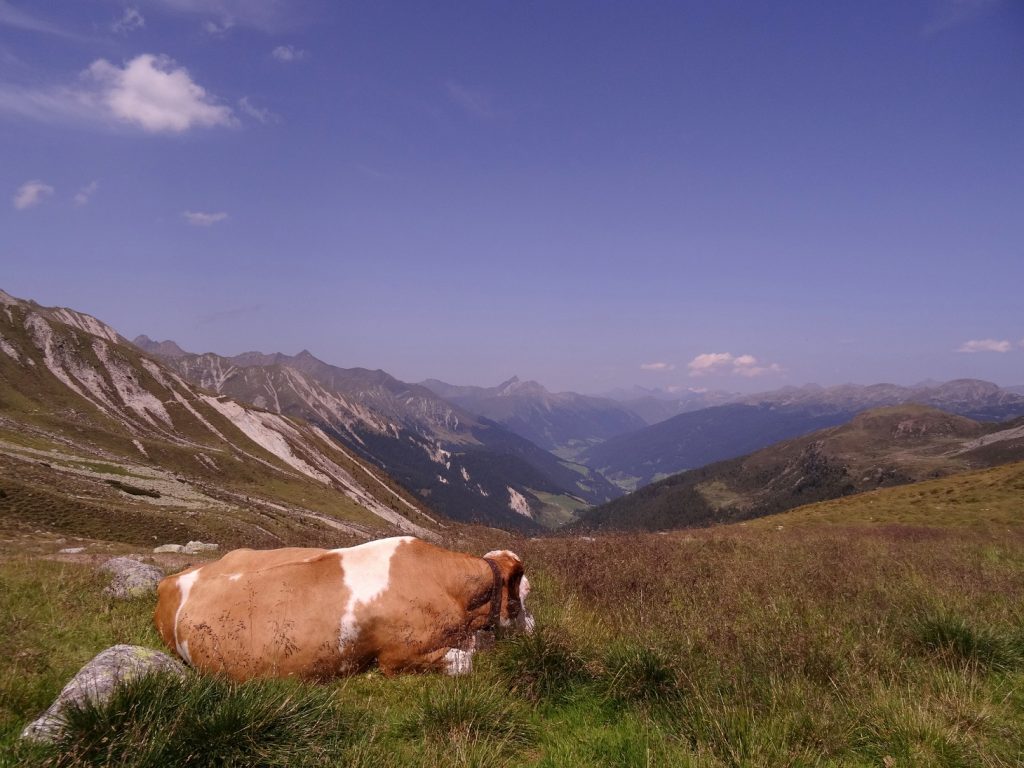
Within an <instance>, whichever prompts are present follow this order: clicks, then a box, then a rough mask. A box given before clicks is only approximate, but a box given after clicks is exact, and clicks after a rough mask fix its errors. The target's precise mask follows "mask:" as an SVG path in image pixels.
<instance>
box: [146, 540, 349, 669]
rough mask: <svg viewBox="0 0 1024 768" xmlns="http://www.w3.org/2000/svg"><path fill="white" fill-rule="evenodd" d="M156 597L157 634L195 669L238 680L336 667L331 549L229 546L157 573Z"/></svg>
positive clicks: (336, 579) (337, 609) (340, 584)
mask: <svg viewBox="0 0 1024 768" xmlns="http://www.w3.org/2000/svg"><path fill="white" fill-rule="evenodd" d="M165 596H166V606H165V605H164V603H165ZM159 600H160V605H159V607H158V610H157V624H158V627H159V628H160V631H161V635H162V636H163V638H164V641H165V642H167V644H168V645H169V646H170V647H171V648H174V649H175V650H176V651H177V652H178V654H179V655H180V656H182V658H184V659H185V660H186V661H188V662H189V663H190V664H192V665H193V666H194V667H196V668H197V669H201V670H204V671H209V672H217V673H223V674H226V675H228V676H230V677H233V678H236V679H240V680H243V679H248V678H251V677H268V676H269V677H285V676H290V675H298V676H302V677H330V676H333V675H336V674H338V673H339V672H340V671H342V670H341V669H339V666H340V665H342V663H343V659H341V658H340V656H339V648H338V642H337V640H338V631H339V623H338V622H339V617H340V616H341V614H342V612H343V607H344V605H345V604H346V602H347V589H346V587H345V585H344V579H343V572H342V569H341V564H340V558H339V556H338V554H337V553H336V552H332V551H330V550H317V549H285V550H270V551H266V552H259V551H253V550H236V551H235V552H230V553H228V554H227V555H225V556H224V557H223V558H221V559H220V560H218V561H216V562H213V563H209V564H207V565H204V566H201V567H200V568H194V569H190V570H189V571H186V572H184V573H183V574H179V575H178V576H177V577H171V578H169V579H165V580H164V582H163V583H161V590H160V595H159ZM171 606H174V611H173V613H174V616H173V618H172V617H171V615H170V614H171ZM165 627H168V628H169V631H168V629H165Z"/></svg>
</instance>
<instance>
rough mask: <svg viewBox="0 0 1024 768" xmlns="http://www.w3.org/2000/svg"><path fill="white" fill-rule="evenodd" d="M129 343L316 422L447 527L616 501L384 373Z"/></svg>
mask: <svg viewBox="0 0 1024 768" xmlns="http://www.w3.org/2000/svg"><path fill="white" fill-rule="evenodd" d="M135 344H136V346H138V347H139V348H140V349H143V350H145V351H148V352H150V353H151V354H154V355H156V356H160V357H161V358H162V360H163V362H164V364H165V365H167V366H169V367H171V368H173V369H174V370H175V371H176V372H177V373H179V374H180V375H181V376H182V377H183V378H184V379H186V380H188V381H190V382H191V383H193V384H195V385H196V386H199V387H202V388H203V389H206V390H210V391H212V392H217V393H221V394H225V395H228V396H230V397H232V398H234V399H236V400H239V401H242V402H247V403H251V404H253V405H254V406H256V407H258V408H263V409H267V410H268V411H270V412H271V413H277V414H282V415H287V416H290V417H293V418H298V419H302V420H304V421H306V422H308V423H310V424H313V425H315V426H316V427H318V428H319V429H321V430H323V431H324V432H325V433H326V434H327V435H329V436H330V437H331V438H332V439H334V440H337V441H338V442H340V443H341V444H343V445H344V446H345V447H346V448H347V449H348V450H350V451H352V452H354V453H355V454H357V455H358V456H360V457H361V458H362V459H365V460H367V461H370V462H372V463H374V464H376V465H377V466H378V467H380V468H381V469H383V470H385V471H386V472H387V473H388V474H389V475H390V476H391V477H393V478H394V479H395V480H396V481H397V482H399V483H401V484H402V485H403V486H404V487H405V488H407V489H408V490H410V491H411V492H412V493H414V494H415V495H416V496H417V497H419V498H420V499H421V500H422V501H423V502H424V503H426V504H428V505H429V506H430V507H431V508H432V509H435V510H437V511H438V512H440V513H442V514H443V515H445V516H447V517H450V518H452V519H454V520H459V521H463V522H476V523H486V524H494V525H500V526H504V527H509V528H519V529H522V530H536V529H538V527H554V526H557V525H559V524H561V523H564V522H566V521H568V520H570V519H572V518H573V517H574V513H575V511H576V510H577V509H580V508H584V507H587V506H590V505H592V504H597V503H602V502H604V501H607V500H610V499H612V498H615V497H617V496H619V495H621V490H620V489H618V488H617V487H616V486H615V485H613V484H611V483H609V482H608V481H607V480H606V479H605V478H604V477H602V476H601V475H600V474H599V473H597V472H593V471H592V470H589V469H588V468H586V467H584V466H582V465H580V464H576V463H573V462H570V461H568V460H565V459H560V458H558V457H557V456H555V455H553V454H551V453H549V452H548V451H545V450H543V449H542V448H540V447H538V446H537V445H535V444H533V443H532V442H530V441H529V440H528V439H525V438H523V437H521V436H520V435H517V434H516V433H515V432H512V431H510V430H508V429H505V428H504V427H502V426H501V425H499V424H497V423H495V422H494V421H491V420H489V419H487V418H483V417H480V416H477V415H476V414H473V413H470V412H469V411H467V410H465V409H463V408H460V407H459V406H458V405H455V404H452V403H450V402H447V401H445V400H443V399H442V398H440V397H438V396H437V395H436V394H434V393H433V392H432V391H430V390H429V389H427V388H426V387H423V386H420V385H417V384H408V383H405V382H402V381H399V380H398V379H396V378H394V377H393V376H391V375H390V374H388V373H385V372H384V371H380V370H368V369H365V368H340V367H337V366H334V365H330V364H328V363H326V362H324V361H322V360H320V359H318V358H316V357H315V356H314V355H312V354H311V353H310V352H308V351H302V352H300V353H299V354H297V355H285V354H280V353H274V354H263V353H260V352H248V353H244V354H241V355H236V356H233V357H224V356H221V355H216V354H213V353H204V354H190V353H186V352H184V351H183V350H181V348H180V347H178V345H177V344H174V343H173V342H169V341H164V342H154V341H152V340H151V339H149V338H148V337H143V336H140V337H138V338H136V339H135ZM165 350H166V351H169V352H170V354H169V355H166V356H165V355H164V352H165Z"/></svg>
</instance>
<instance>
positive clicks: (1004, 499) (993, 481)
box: [749, 461, 1024, 530]
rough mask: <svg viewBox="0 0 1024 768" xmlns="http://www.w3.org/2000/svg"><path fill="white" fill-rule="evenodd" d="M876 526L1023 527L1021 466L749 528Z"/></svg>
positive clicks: (840, 502)
mask: <svg viewBox="0 0 1024 768" xmlns="http://www.w3.org/2000/svg"><path fill="white" fill-rule="evenodd" d="M879 523H899V524H907V525H925V526H944V527H945V526H949V527H966V528H984V529H993V530H998V529H999V528H1000V527H1006V528H1010V527H1012V528H1017V527H1018V526H1021V525H1022V524H1024V462H1020V461H1019V462H1015V463H1013V464H1008V465H1005V466H1001V467H994V468H992V469H985V470H981V471H978V472H966V473H964V474H962V475H954V476H952V477H944V478H940V479H937V480H926V481H924V482H920V483H914V484H912V485H905V486H900V487H897V488H886V489H885V490H879V491H872V492H870V493H861V494H858V495H856V496H850V497H847V498H844V499H835V500H832V501H824V502H820V503H818V504H810V505H808V506H804V507H799V508H797V509H792V510H789V511H788V512H783V513H781V514H778V515H771V516H769V517H763V518H760V519H758V520H752V521H750V523H749V525H750V526H751V527H765V526H767V527H771V526H776V525H787V526H789V525H799V526H820V525H822V524H833V525H834V524H840V525H859V526H872V525H876V524H879Z"/></svg>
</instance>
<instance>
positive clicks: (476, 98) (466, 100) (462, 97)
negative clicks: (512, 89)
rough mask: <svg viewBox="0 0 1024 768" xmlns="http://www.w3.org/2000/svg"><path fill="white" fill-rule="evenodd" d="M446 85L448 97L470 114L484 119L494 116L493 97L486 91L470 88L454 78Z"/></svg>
mask: <svg viewBox="0 0 1024 768" xmlns="http://www.w3.org/2000/svg"><path fill="white" fill-rule="evenodd" d="M444 87H445V91H447V93H448V98H449V99H451V100H452V102H454V103H455V104H457V105H458V106H459V107H461V108H462V109H463V110H465V111H466V112H468V113H469V114H471V115H473V116H474V117H480V118H484V119H487V118H491V117H494V109H493V107H492V105H491V97H490V96H489V95H488V94H487V93H485V92H484V91H481V90H478V89H476V88H468V87H467V86H465V85H462V84H461V83H457V82H455V81H454V80H449V81H448V82H446V83H445V84H444Z"/></svg>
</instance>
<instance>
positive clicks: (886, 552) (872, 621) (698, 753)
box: [0, 467, 1024, 766]
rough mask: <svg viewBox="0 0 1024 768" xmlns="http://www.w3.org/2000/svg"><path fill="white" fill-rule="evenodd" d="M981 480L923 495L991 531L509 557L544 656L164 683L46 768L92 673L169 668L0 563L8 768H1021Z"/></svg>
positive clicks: (838, 530)
mask: <svg viewBox="0 0 1024 768" xmlns="http://www.w3.org/2000/svg"><path fill="white" fill-rule="evenodd" d="M1019 470H1020V467H1018V472H1019ZM989 472H992V471H989ZM989 472H987V473H977V474H976V475H974V476H959V477H956V478H947V479H945V480H942V481H936V482H937V483H947V484H949V485H948V486H946V487H953V488H954V492H953V493H951V494H946V493H945V492H944V491H945V488H940V489H939V490H940V493H939V494H938V495H939V496H940V497H941V498H942V500H943V503H952V500H954V499H955V498H956V497H958V496H962V497H963V498H967V495H968V494H969V495H971V496H972V497H973V498H975V502H974V503H976V504H979V505H987V506H983V507H979V508H978V509H983V508H987V509H988V510H989V516H988V517H987V518H985V519H982V520H974V521H973V522H972V524H970V525H963V524H962V523H963V519H962V516H963V515H969V514H974V511H973V510H974V507H972V506H970V505H968V506H965V507H964V508H963V510H964V511H963V513H962V515H961V517H958V516H957V515H956V514H955V513H953V512H951V511H950V510H949V509H946V510H943V514H941V515H938V516H936V517H935V518H934V519H932V520H931V521H930V523H929V522H927V521H925V522H922V521H921V520H920V518H919V517H913V518H910V519H912V520H913V521H914V522H907V521H906V519H905V518H906V514H907V513H906V512H905V511H902V510H905V509H906V510H909V509H917V505H913V504H909V501H908V502H907V504H904V501H907V499H904V497H903V496H900V495H899V494H906V493H909V492H911V490H912V489H913V486H910V487H905V488H896V489H892V490H888V491H881V492H877V493H873V494H866V495H864V496H859V497H851V498H848V499H844V500H842V501H838V502H829V503H828V504H827V506H826V505H819V507H822V508H824V509H826V510H827V515H822V516H819V518H818V519H817V521H816V522H813V521H814V516H815V508H814V507H811V508H807V509H805V510H798V511H795V512H791V513H788V514H787V516H785V517H780V518H779V520H781V521H784V522H774V523H773V522H772V521H771V520H769V521H766V524H765V525H760V526H754V525H748V526H742V525H741V526H730V527H727V528H718V529H705V530H700V531H681V532H678V533H672V534H666V535H636V536H607V537H599V538H596V539H592V540H591V539H582V538H550V539H534V540H528V541H516V542H514V543H513V544H512V546H513V548H516V549H517V550H518V551H520V553H521V554H523V555H524V557H525V558H526V560H527V567H528V572H529V573H530V576H531V581H532V582H533V583H534V591H533V593H532V594H531V604H532V607H533V609H534V611H535V612H536V614H537V618H538V632H537V633H536V634H535V635H534V636H532V637H528V638H506V639H504V640H502V641H501V642H500V643H499V645H498V647H497V648H496V649H495V650H493V651H491V652H488V653H487V654H481V655H478V656H477V667H476V670H475V672H474V673H473V675H472V676H470V677H467V678H463V679H454V680H453V679H447V678H442V677H440V676H412V677H400V678H392V679H388V678H384V677H383V676H381V675H379V674H376V673H369V674H365V675H360V676H357V677H354V678H350V679H348V680H343V681H339V682H337V683H334V684H331V685H326V686H315V685H306V684H301V683H294V682H292V683H258V684H248V685H243V686H233V685H229V684H227V683H224V682H222V681H219V680H211V679H204V678H194V679H191V680H190V681H187V682H185V683H177V682H168V681H161V680H154V681H149V682H146V683H143V684H140V685H135V686H133V687H131V688H128V689H125V690H124V691H123V692H122V693H121V695H120V696H119V697H118V698H117V699H115V701H114V702H112V703H111V704H110V705H109V706H107V707H105V708H102V709H100V710H92V711H84V712H80V713H77V714H76V715H75V717H74V718H73V722H72V727H71V728H70V731H69V734H68V736H67V738H66V740H65V742H64V743H62V744H61V745H59V747H58V748H56V749H52V750H48V749H42V750H37V749H30V748H28V747H26V746H24V745H19V744H17V743H16V737H17V734H18V732H19V730H20V729H21V728H22V727H23V726H24V724H25V723H26V722H27V721H28V720H29V719H31V718H32V717H35V716H36V715H37V714H38V713H39V712H40V711H41V710H42V709H44V708H45V707H46V706H47V705H48V704H49V703H50V701H52V699H53V698H54V696H55V695H56V693H57V692H58V691H59V689H60V688H61V686H62V685H63V684H64V683H65V682H66V681H67V680H68V679H69V678H70V677H71V676H72V675H73V674H74V673H75V672H76V671H77V670H78V669H79V668H80V666H81V665H82V664H83V663H84V662H85V661H87V660H88V659H89V658H91V657H92V656H93V655H94V654H95V653H97V652H98V651H100V650H102V649H104V648H106V647H108V646H110V645H112V644H114V643H117V642H129V643H140V644H144V645H150V646H153V647H159V644H158V640H157V638H156V636H155V634H154V631H153V629H152V627H151V623H150V615H151V612H152V600H151V599H140V600H136V601H133V602H128V603H113V602H110V601H109V600H108V599H107V598H105V597H103V596H102V595H101V589H102V586H103V583H104V582H103V580H102V579H101V578H100V577H98V576H97V575H96V574H95V572H94V571H92V570H91V569H90V568H88V567H86V566H83V565H79V564H72V563H61V562H54V561H50V560H42V559H28V558H18V557H14V558H10V559H8V560H6V561H5V562H3V563H2V564H0V615H3V616H4V623H5V626H6V627H7V629H6V630H5V632H3V633H2V634H0V680H2V682H0V754H4V755H6V757H5V758H3V759H4V760H6V761H7V763H8V764H13V765H36V764H38V765H43V764H52V765H103V764H110V765H126V766H127V765H152V766H158V765H176V764H180V765H238V766H243V765H374V766H380V765H383V766H390V765H394V766H405V765H424V766H434V765H437V766H441V765H487V766H495V765H510V766H512V765H536V766H565V765H569V766H572V765H580V766H583V765H593V766H598V765H600V766H605V765H622V766H631V765H637V766H646V765H674V766H785V765H789V766H803V765H807V766H810V765H843V766H847V765H848V766H883V765H884V766H1018V765H1021V764H1022V763H1024V526H1022V525H1021V523H1022V522H1024V509H1022V503H1021V498H1022V497H1021V494H1020V493H1019V492H1017V493H1009V492H1007V490H1008V488H1010V489H1011V490H1012V482H1014V481H1012V480H1009V479H1008V478H1001V479H1000V482H993V475H991V474H990V473H989ZM972 478H974V479H972ZM1008 482H1009V483H1011V485H1010V486H1007V483H1008ZM953 484H956V485H953ZM922 487H923V488H924V490H925V491H926V492H927V493H930V492H931V491H934V490H936V488H935V487H925V486H922ZM918 490H920V489H918ZM925 498H926V499H931V498H932V496H930V495H926V496H925ZM887 499H892V503H891V504H888V503H887ZM901 499H902V501H901ZM868 503H870V512H868V511H867V507H866V506H865V505H866V504H868ZM887 509H888V510H890V511H891V514H889V515H887V514H886V512H887ZM868 518H874V519H873V520H870V521H869V520H868ZM796 519H801V520H802V521H803V522H802V523H801V524H799V525H797V524H791V523H792V522H793V521H794V520H796ZM844 520H852V521H854V522H851V523H847V522H843V521H844ZM812 522H813V524H812ZM779 526H781V528H780V527H779ZM460 548H467V549H469V550H472V551H476V550H479V551H481V552H482V551H484V550H485V549H486V548H489V542H488V541H484V540H481V541H475V542H465V541H464V542H462V543H461V544H460Z"/></svg>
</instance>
